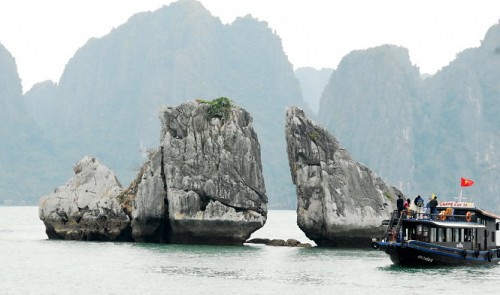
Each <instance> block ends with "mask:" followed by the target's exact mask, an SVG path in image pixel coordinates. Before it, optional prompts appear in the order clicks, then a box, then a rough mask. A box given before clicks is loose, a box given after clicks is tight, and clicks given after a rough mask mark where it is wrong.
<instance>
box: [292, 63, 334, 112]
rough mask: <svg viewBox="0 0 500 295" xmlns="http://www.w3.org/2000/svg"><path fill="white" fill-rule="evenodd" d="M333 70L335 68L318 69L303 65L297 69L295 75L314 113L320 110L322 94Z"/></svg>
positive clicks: (306, 101)
mask: <svg viewBox="0 0 500 295" xmlns="http://www.w3.org/2000/svg"><path fill="white" fill-rule="evenodd" d="M332 72H333V69H328V68H322V69H319V70H318V69H315V68H311V67H302V68H298V69H296V70H295V77H297V79H298V80H299V82H300V88H301V90H302V96H303V97H304V102H305V103H306V104H307V106H308V107H309V109H311V111H313V113H314V114H318V112H319V102H320V98H321V94H322V93H323V90H324V89H325V87H326V85H327V84H328V81H329V80H330V77H331V76H332Z"/></svg>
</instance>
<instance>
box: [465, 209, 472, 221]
mask: <svg viewBox="0 0 500 295" xmlns="http://www.w3.org/2000/svg"><path fill="white" fill-rule="evenodd" d="M465 220H466V221H467V222H471V220H472V213H471V212H470V211H467V213H466V214H465Z"/></svg>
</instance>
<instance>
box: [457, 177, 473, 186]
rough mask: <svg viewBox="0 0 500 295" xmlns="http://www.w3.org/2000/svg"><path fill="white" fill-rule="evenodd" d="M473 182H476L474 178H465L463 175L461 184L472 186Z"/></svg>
mask: <svg viewBox="0 0 500 295" xmlns="http://www.w3.org/2000/svg"><path fill="white" fill-rule="evenodd" d="M473 184H474V180H470V179H467V178H463V177H462V180H461V181H460V185H461V186H471V185H473Z"/></svg>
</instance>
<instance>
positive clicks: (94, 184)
mask: <svg viewBox="0 0 500 295" xmlns="http://www.w3.org/2000/svg"><path fill="white" fill-rule="evenodd" d="M74 173H75V174H74V176H73V177H72V178H71V179H70V180H69V181H68V183H67V184H66V185H65V186H61V187H58V188H56V189H55V190H54V192H53V193H51V194H50V195H48V196H45V197H43V198H41V199H40V205H39V209H38V215H39V217H40V219H41V220H42V221H43V223H44V224H45V227H46V233H47V235H48V237H49V238H50V239H66V240H97V241H127V240H130V237H131V236H130V219H129V217H128V215H127V214H126V213H125V212H124V210H123V209H122V207H121V205H120V204H119V202H118V200H117V199H116V197H117V196H118V195H119V194H120V193H121V192H122V190H123V188H122V186H121V184H120V183H119V182H118V180H117V179H116V177H115V174H114V173H113V172H112V171H111V170H110V169H109V168H108V167H106V166H104V165H102V164H100V163H99V161H98V160H97V159H96V158H92V157H85V158H83V159H82V160H81V161H80V162H78V163H77V164H76V165H75V166H74Z"/></svg>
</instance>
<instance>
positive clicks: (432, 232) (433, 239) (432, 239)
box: [430, 227, 437, 243]
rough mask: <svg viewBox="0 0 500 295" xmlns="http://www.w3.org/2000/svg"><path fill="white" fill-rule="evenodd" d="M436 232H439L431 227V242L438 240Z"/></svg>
mask: <svg viewBox="0 0 500 295" xmlns="http://www.w3.org/2000/svg"><path fill="white" fill-rule="evenodd" d="M436 232H437V231H436V228H435V227H431V235H430V236H431V240H430V242H431V243H434V242H436Z"/></svg>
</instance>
